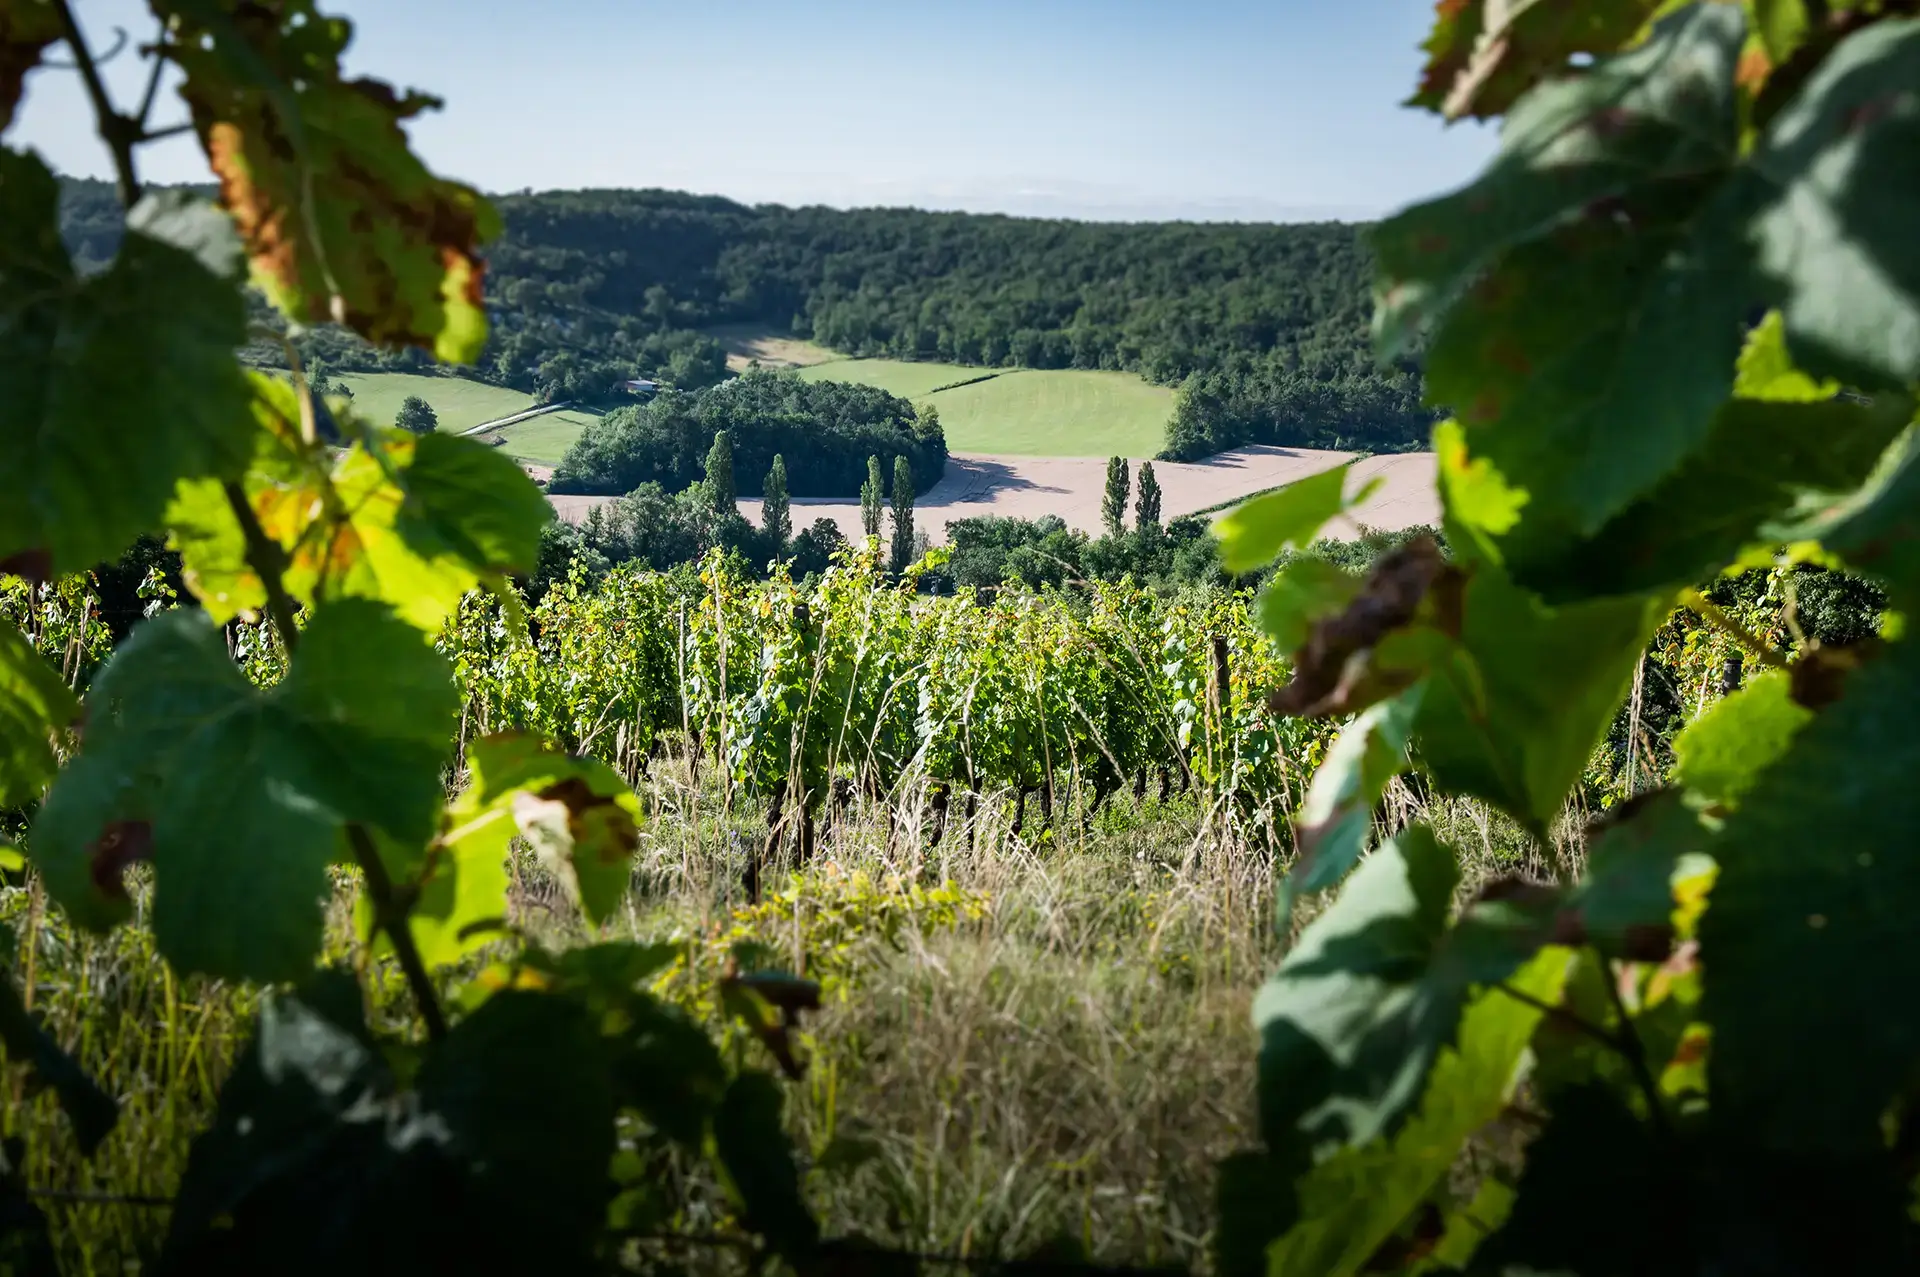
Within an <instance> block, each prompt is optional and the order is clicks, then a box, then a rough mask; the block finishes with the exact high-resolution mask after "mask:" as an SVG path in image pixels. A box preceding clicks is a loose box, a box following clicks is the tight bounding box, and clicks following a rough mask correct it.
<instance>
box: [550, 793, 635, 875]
mask: <svg viewBox="0 0 1920 1277" xmlns="http://www.w3.org/2000/svg"><path fill="white" fill-rule="evenodd" d="M535 797H536V798H538V799H540V800H541V801H542V802H550V803H559V804H561V805H562V806H564V807H565V808H566V809H567V831H568V832H569V833H570V834H572V835H573V841H574V845H575V846H576V847H578V846H580V845H582V844H585V845H588V846H590V847H592V848H593V851H594V856H595V858H596V859H598V860H599V861H600V862H601V863H602V864H609V865H611V864H618V863H620V862H622V861H624V860H626V859H627V858H628V857H630V856H632V855H633V853H634V852H635V851H638V850H639V848H640V831H639V829H637V828H636V827H635V826H634V823H633V817H632V816H630V815H628V814H627V811H626V809H625V808H623V807H621V806H620V804H619V803H618V802H617V801H615V800H614V799H612V798H609V797H604V796H602V795H600V794H596V793H594V792H593V790H592V788H590V787H589V786H588V784H587V782H586V781H584V780H582V779H581V778H580V777H578V776H569V777H567V779H565V780H561V781H555V782H554V783H553V784H551V785H548V786H547V787H546V788H545V789H543V790H541V791H540V792H539V793H538V794H536V795H535Z"/></svg>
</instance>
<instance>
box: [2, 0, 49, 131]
mask: <svg viewBox="0 0 1920 1277" xmlns="http://www.w3.org/2000/svg"><path fill="white" fill-rule="evenodd" d="M62 36H63V32H62V30H61V27H60V11H59V10H58V9H56V8H55V7H54V6H53V4H52V2H51V0H9V2H8V3H7V4H3V5H0V132H5V131H6V130H7V129H9V128H11V127H12V126H13V112H14V109H15V108H16V107H18V106H19V105H20V94H21V91H22V90H23V89H24V88H25V86H26V79H27V72H29V71H31V70H33V69H34V68H35V67H37V66H39V65H40V56H41V55H42V54H43V53H45V52H46V51H47V46H48V45H50V44H55V43H57V42H59V40H60V39H61V38H62Z"/></svg>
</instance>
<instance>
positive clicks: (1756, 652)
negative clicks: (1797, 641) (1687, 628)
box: [1680, 588, 1788, 670]
mask: <svg viewBox="0 0 1920 1277" xmlns="http://www.w3.org/2000/svg"><path fill="white" fill-rule="evenodd" d="M1680 601H1681V602H1683V603H1685V604H1686V605H1687V607H1688V608H1690V609H1692V610H1693V611H1694V612H1697V613H1699V615H1700V617H1701V619H1702V620H1704V621H1706V623H1707V624H1709V625H1711V626H1713V628H1714V629H1716V630H1719V631H1720V632H1721V633H1722V634H1725V635H1726V636H1727V637H1728V638H1730V639H1732V640H1733V641H1734V642H1736V643H1738V644H1739V645H1740V646H1741V647H1743V648H1745V649H1746V650H1747V651H1749V652H1751V653H1752V654H1753V656H1754V659H1756V660H1758V661H1759V662H1760V663H1761V664H1763V665H1769V666H1771V667H1773V668H1774V669H1777V670H1783V669H1786V668H1787V667H1788V665H1787V658H1786V657H1784V656H1782V655H1780V653H1778V652H1776V651H1774V650H1773V649H1772V648H1771V647H1768V646H1767V644H1766V642H1765V640H1763V639H1761V638H1760V637H1759V636H1758V635H1756V634H1754V633H1753V632H1752V631H1750V630H1748V629H1747V627H1746V626H1744V625H1742V624H1740V622H1738V621H1736V620H1734V619H1733V618H1732V617H1730V616H1728V615H1727V614H1726V613H1725V612H1723V611H1721V610H1720V607H1719V605H1718V604H1716V603H1715V602H1714V601H1713V600H1712V599H1709V598H1708V597H1707V596H1706V595H1704V594H1702V593H1700V591H1699V590H1696V589H1692V588H1688V589H1687V591H1686V592H1685V593H1683V594H1682V595H1681V596H1680Z"/></svg>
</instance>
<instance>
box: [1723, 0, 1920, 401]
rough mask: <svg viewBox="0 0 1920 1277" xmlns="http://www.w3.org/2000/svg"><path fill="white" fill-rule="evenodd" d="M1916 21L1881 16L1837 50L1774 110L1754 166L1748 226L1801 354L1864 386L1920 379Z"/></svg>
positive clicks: (1819, 370)
mask: <svg viewBox="0 0 1920 1277" xmlns="http://www.w3.org/2000/svg"><path fill="white" fill-rule="evenodd" d="M1917 79H1920V19H1911V18H1904V19H1892V18H1889V19H1886V20H1883V21H1880V22H1875V23H1871V24H1869V25H1868V26H1866V27H1865V28H1863V29H1862V30H1859V31H1856V32H1855V33H1854V34H1852V35H1850V36H1848V37H1847V38H1846V39H1845V40H1843V41H1841V42H1840V44H1839V45H1838V46H1837V47H1836V48H1835V49H1834V50H1833V51H1832V52H1831V53H1830V54H1828V55H1827V56H1826V57H1825V58H1824V59H1823V60H1822V61H1821V63H1820V66H1819V69H1818V70H1817V71H1815V72H1814V74H1813V75H1812V77H1811V78H1810V79H1809V80H1808V81H1807V83H1806V84H1805V85H1804V86H1802V87H1801V89H1800V91H1799V93H1798V94H1797V95H1796V96H1795V97H1794V98H1793V100H1792V101H1791V102H1790V103H1788V104H1787V105H1786V106H1785V107H1784V108H1783V109H1782V110H1781V111H1780V113H1779V114H1778V115H1777V116H1775V117H1774V118H1773V120H1772V122H1771V124H1770V126H1769V127H1768V129H1767V132H1766V134H1765V136H1764V137H1763V138H1762V139H1761V142H1760V145H1759V147H1758V149H1757V150H1756V151H1755V153H1754V155H1753V158H1752V161H1751V169H1752V171H1753V172H1754V173H1756V174H1757V175H1758V176H1759V179H1760V181H1761V182H1762V183H1763V184H1764V186H1765V187H1766V190H1767V202H1766V204H1765V206H1764V207H1763V208H1762V209H1761V210H1760V211H1759V213H1758V215H1757V216H1756V218H1755V220H1754V222H1753V225H1752V235H1753V239H1754V243H1755V248H1756V251H1757V253H1758V258H1759V270H1760V272H1761V273H1762V275H1764V276H1765V277H1766V278H1767V279H1768V280H1769V281H1770V282H1771V283H1772V284H1773V286H1774V287H1775V288H1777V289H1778V291H1779V294H1780V296H1781V301H1780V308H1781V310H1782V312H1783V313H1784V315H1785V319H1786V332H1787V342H1788V345H1789V347H1790V349H1791V350H1792V351H1793V355H1794V360H1795V362H1796V363H1798V364H1799V365H1800V366H1801V367H1803V368H1805V369H1807V370H1808V371H1809V372H1812V373H1815V374H1817V375H1820V376H1830V377H1836V378H1839V379H1840V380H1842V381H1845V382H1848V383H1850V384H1852V385H1856V386H1860V387H1862V388H1868V389H1875V388H1888V389H1897V388H1900V387H1904V386H1906V385H1908V384H1909V383H1911V382H1913V381H1915V380H1916V379H1920V249H1916V247H1915V246H1914V243H1913V237H1912V235H1911V234H1910V229H1911V224H1912V210H1913V208H1914V205H1915V203H1916V202H1920V100H1917V99H1916V98H1915V97H1914V93H1913V85H1914V83H1915V81H1916V80H1917Z"/></svg>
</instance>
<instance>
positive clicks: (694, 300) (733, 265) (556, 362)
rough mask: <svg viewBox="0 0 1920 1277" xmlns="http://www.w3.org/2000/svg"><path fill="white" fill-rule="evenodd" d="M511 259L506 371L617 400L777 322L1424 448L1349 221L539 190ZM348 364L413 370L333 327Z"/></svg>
mask: <svg viewBox="0 0 1920 1277" xmlns="http://www.w3.org/2000/svg"><path fill="white" fill-rule="evenodd" d="M499 205H500V210H501V213H502V214H503V217H504V220H505V227H506V230H505V234H504V235H503V236H502V237H501V238H500V239H499V240H498V241H497V242H495V243H494V244H492V245H490V246H489V247H488V249H487V262H488V271H489V286H488V295H489V299H490V302H491V307H492V310H493V319H494V324H493V332H492V335H491V337H490V339H489V341H488V343H487V346H486V349H485V351H484V352H483V353H482V354H481V356H480V358H479V359H478V360H477V361H476V369H477V371H478V373H479V374H480V375H481V376H483V377H485V378H486V379H488V380H493V381H497V382H499V383H500V384H503V385H509V386H513V387H515V388H517V389H520V390H525V391H529V392H532V393H535V394H539V395H542V396H543V397H549V398H566V399H577V400H588V401H592V400H605V399H607V398H609V397H610V396H613V395H616V394H617V393H618V387H619V385H620V383H621V382H622V381H623V380H625V379H626V378H629V377H634V376H646V377H657V378H661V379H663V380H666V381H668V382H669V383H671V384H672V385H674V386H676V387H679V388H681V389H698V388H700V387H703V386H708V385H712V384H714V383H716V382H718V381H719V380H721V379H722V378H723V377H724V376H725V375H726V370H725V358H724V355H723V353H722V351H721V348H720V346H719V344H718V343H717V342H716V341H714V340H713V339H712V338H711V337H709V336H707V335H705V334H704V332H703V330H705V329H708V328H711V327H714V326H717V325H721V324H761V325H765V326H767V327H768V328H770V329H779V330H790V331H792V332H794V333H795V334H796V335H800V336H805V337H810V338H812V339H813V340H814V341H817V342H819V343H821V344H823V345H826V346H830V347H832V348H834V349H836V350H840V351H844V352H846V353H848V354H853V355H886V356H892V357H896V358H919V359H940V360H946V361H950V362H953V363H961V364H975V365H986V366H996V367H998V366H1024V367H1032V368H1093V369H1119V370H1126V371H1132V372H1138V373H1140V374H1141V375H1142V376H1144V377H1146V378H1147V379H1148V380H1150V381H1154V382H1157V383H1160V384H1163V385H1171V386H1180V387H1183V393H1182V394H1181V396H1180V399H1179V404H1178V407H1177V410H1176V413H1175V418H1174V421H1173V423H1172V425H1171V426H1170V428H1169V438H1168V447H1167V452H1168V454H1169V455H1172V456H1177V457H1181V458H1194V457H1199V456H1204V455H1207V454H1209V453H1212V452H1216V451H1219V450H1220V449H1223V448H1228V447H1233V446H1235V445H1237V444H1241V443H1250V442H1258V443H1287V444H1301V445H1319V446H1346V447H1356V448H1369V449H1374V450H1392V449H1400V448H1408V447H1423V446H1425V444H1426V440H1427V429H1428V426H1429V423H1430V422H1431V421H1432V419H1433V415H1434V414H1433V413H1432V412H1430V411H1429V410H1427V409H1424V408H1423V407H1422V406H1421V404H1420V380H1419V377H1418V375H1417V373H1416V372H1415V371H1414V370H1413V366H1412V364H1411V363H1408V364H1407V366H1406V367H1403V368H1401V369H1399V370H1395V371H1391V372H1382V371H1380V370H1379V369H1378V368H1377V366H1376V365H1375V363H1374V359H1373V355H1372V353H1371V351H1370V349H1369V346H1368V337H1367V324H1368V316H1369V314H1370V305H1371V301H1370V297H1369V291H1368V285H1369V280H1370V272H1371V270H1372V267H1371V264H1370V259H1369V256H1368V253H1367V250H1366V247H1365V245H1364V242H1363V240H1364V228H1362V227H1358V226H1352V225H1345V224H1333V223H1328V224H1316V225H1294V226H1262V225H1238V224H1192V223H1162V224H1132V225H1123V224H1113V223H1084V222H1066V221H1041V220H1035V219H1025V218H1013V217H1002V216H983V215H977V214H964V213H926V212H919V211H915V210H911V209H863V210H853V211H841V210H835V209H828V208H797V209H796V208H784V207H780V206H777V205H763V206H760V207H757V208H749V207H747V206H745V205H742V204H736V203H734V202H732V201H731V200H726V199H721V198H718V197H709V196H694V195H686V194H680V193H675V192H666V191H575V192H556V193H547V194H537V195H536V194H520V195H513V196H508V197H505V198H503V199H501V200H500V201H499ZM66 222H67V230H68V237H69V240H70V242H72V243H73V244H74V248H75V252H76V255H77V256H79V257H81V258H83V259H91V260H105V259H106V257H107V256H108V255H109V254H110V253H111V251H112V248H113V245H114V243H115V242H116V240H117V235H118V228H117V220H116V214H115V213H114V211H113V200H112V191H111V189H110V188H109V187H108V186H107V185H106V184H104V183H69V184H68V188H67V201H66ZM302 344H303V347H304V349H305V350H306V353H308V354H309V355H317V356H319V357H322V358H324V359H325V360H326V361H327V363H328V364H329V365H330V366H332V367H335V368H358V367H365V368H376V367H377V368H392V367H412V366H413V365H414V363H423V362H424V361H422V360H420V359H419V358H418V357H417V356H415V355H413V354H412V353H404V354H396V353H390V352H377V351H374V350H372V349H371V348H368V347H365V346H364V345H362V344H360V343H358V342H357V341H356V340H355V339H353V338H351V337H348V336H346V335H345V334H338V333H327V332H316V333H313V334H310V335H308V336H306V337H304V338H303V339H302Z"/></svg>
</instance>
